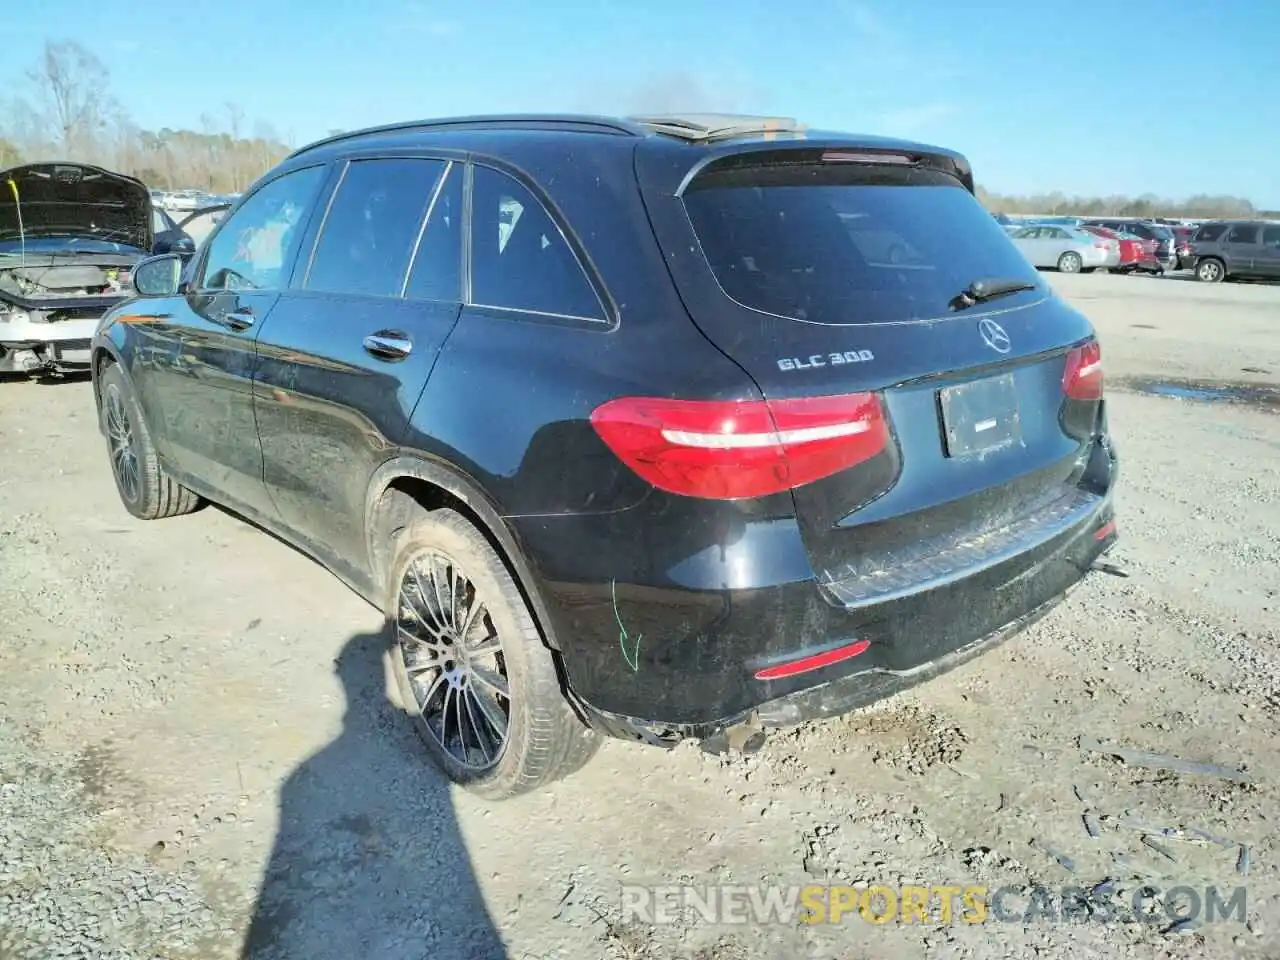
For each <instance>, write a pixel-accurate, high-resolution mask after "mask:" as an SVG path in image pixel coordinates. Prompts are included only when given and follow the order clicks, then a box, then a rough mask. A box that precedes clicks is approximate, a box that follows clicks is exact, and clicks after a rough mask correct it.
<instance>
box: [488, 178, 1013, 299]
mask: <svg viewBox="0 0 1280 960" xmlns="http://www.w3.org/2000/svg"><path fill="white" fill-rule="evenodd" d="M474 169H475V178H474V180H473V182H472V189H471V302H472V303H473V304H475V305H476V306H483V307H498V308H499V309H503V310H518V311H522V312H525V313H539V314H547V315H552V316H563V317H574V318H581V319H587V320H604V319H605V316H604V310H603V308H602V307H601V304H600V298H599V297H598V296H597V295H596V291H595V288H594V287H593V286H592V285H591V281H590V280H588V279H587V274H586V272H585V271H584V270H583V268H582V264H581V263H579V262H578V258H577V256H576V255H575V254H574V252H573V248H572V247H571V246H569V241H568V240H567V239H565V236H564V234H563V233H562V232H561V230H560V227H559V225H558V224H557V223H556V221H555V219H554V218H553V217H552V216H551V214H550V213H548V212H547V209H546V208H545V207H544V206H543V205H542V204H541V203H540V202H539V200H538V199H537V198H536V197H535V196H534V195H533V194H532V193H530V192H529V190H528V188H527V187H525V186H524V185H523V184H521V183H519V182H518V181H517V180H515V179H514V178H512V177H509V176H507V175H506V174H505V173H500V172H498V171H497V170H493V169H490V168H489V167H480V166H477V167H475V168H474ZM987 219H988V220H990V219H991V218H990V217H988V218H987ZM997 229H999V228H997Z"/></svg>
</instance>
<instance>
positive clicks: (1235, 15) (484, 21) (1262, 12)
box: [0, 0, 1280, 209]
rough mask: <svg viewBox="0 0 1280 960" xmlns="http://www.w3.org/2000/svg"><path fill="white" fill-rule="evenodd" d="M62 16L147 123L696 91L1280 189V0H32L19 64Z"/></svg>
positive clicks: (1023, 174)
mask: <svg viewBox="0 0 1280 960" xmlns="http://www.w3.org/2000/svg"><path fill="white" fill-rule="evenodd" d="M1161 11H1166V12H1167V15H1166V16H1161V15H1160V12H1161ZM15 26H16V28H17V29H16V30H15V29H13V28H14V27H15ZM46 38H59V39H60V38H74V39H77V40H80V41H82V42H86V43H89V44H91V45H92V46H93V48H94V49H95V50H97V52H98V53H99V55H100V56H101V57H102V59H103V61H104V62H105V63H106V64H107V66H108V67H109V68H110V70H111V78H112V89H113V91H114V93H115V94H116V96H117V98H118V99H119V100H120V101H121V102H122V103H123V105H124V106H125V107H126V109H127V110H128V111H129V113H130V114H131V115H132V116H133V118H134V119H135V121H136V122H138V123H139V124H140V125H142V126H144V127H149V128H157V127H161V126H171V127H179V126H187V127H196V128H198V127H199V124H200V120H199V118H200V115H201V114H218V113H219V112H221V111H223V109H224V108H223V105H224V104H225V103H227V102H233V103H236V104H238V105H240V106H241V107H242V108H243V110H244V112H245V117H246V120H247V127H248V128H249V129H252V126H253V123H254V121H265V122H268V123H270V124H272V126H274V127H275V128H276V129H277V130H278V131H280V133H281V134H282V135H285V136H288V137H290V138H292V139H293V140H294V142H296V143H298V144H301V143H303V142H306V141H307V140H311V139H315V138H317V137H319V136H323V135H324V134H325V133H326V132H327V131H328V130H330V129H331V128H344V129H347V128H352V127H357V126H365V125H370V124H375V123H381V122H385V121H395V120H405V119H413V118H417V117H426V116H438V115H448V114H466V113H482V112H506V111H547V110H571V111H586V112H596V111H601V112H618V111H624V112H633V111H636V110H645V109H648V110H669V109H677V108H679V107H680V106H682V105H684V106H687V107H689V108H693V109H720V110H734V111H739V112H760V113H771V114H779V115H785V116H794V117H798V118H800V119H802V120H804V121H805V122H808V123H810V124H811V125H814V126H819V127H826V128H836V129H847V130H858V131H864V132H871V133H884V134H893V135H900V136H908V137H913V138H917V139H922V140H926V141H932V142H936V143H941V144H944V145H946V146H949V147H954V148H956V149H959V150H961V151H963V152H965V153H966V154H968V156H969V157H970V159H971V160H972V162H973V165H974V169H975V172H976V174H977V177H978V181H979V182H980V183H982V184H984V185H985V186H987V187H988V188H989V189H991V190H994V191H997V192H1003V193H1027V192H1033V191H1044V190H1052V189H1060V190H1062V191H1063V192H1065V193H1068V194H1075V193H1079V194H1089V195H1093V194H1111V193H1124V194H1133V195H1137V194H1141V193H1147V192H1150V193H1155V194H1157V195H1159V196H1163V197H1173V198H1181V197H1185V196H1187V195H1190V194H1193V193H1229V194H1236V195H1241V196H1246V197H1248V198H1249V199H1251V200H1253V201H1254V203H1255V204H1258V205H1259V206H1262V207H1267V208H1272V209H1275V208H1280V172H1278V171H1280V168H1278V167H1277V159H1276V158H1277V157H1280V0H1231V2H1229V3H1219V4H1211V5H1209V6H1200V7H1195V6H1188V5H1186V4H1182V3H1173V2H1170V3H1146V2H1139V0H1108V2H1105V3H1087V2H1086V3H1067V4H1054V3H1045V2H1039V0H967V2H955V0H951V2H943V0H893V2H881V0H853V2H848V0H844V2H842V0H793V2H790V3H777V2H766V0H735V2H733V3H729V2H726V0H720V2H716V3H704V4H697V3H694V2H692V0H645V2H642V3H617V2H613V3H610V2H608V0H600V2H597V3H589V2H586V0H572V2H570V0H561V2H559V3H555V2H552V3H546V2H541V3H535V2H533V0H486V2H483V3H457V2H455V3H450V4H446V3H442V2H439V0H363V2H357V3H347V2H345V0H275V2H272V0H220V2H218V3H217V4H216V5H212V4H211V5H207V6H205V5H201V4H188V3H177V2H173V0H166V2H163V3H161V2H155V0H137V2H135V3H134V4H131V5H129V6H128V7H127V8H122V7H120V6H119V5H112V4H103V3H101V2H100V0H58V2H56V3H55V2H50V3H43V4H30V3H28V4H20V5H19V12H18V13H17V21H16V23H15V22H14V21H13V19H12V18H11V19H10V30H9V31H8V32H7V34H6V38H5V55H4V58H3V62H2V63H0V82H4V81H15V82H18V81H21V80H22V79H23V76H22V74H23V67H24V66H26V65H28V64H29V63H31V62H32V61H34V59H35V57H36V56H37V54H38V53H39V49H40V46H41V44H42V43H43V42H44V40H45V39H46ZM6 74H7V76H6Z"/></svg>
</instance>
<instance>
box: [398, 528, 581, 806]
mask: <svg viewBox="0 0 1280 960" xmlns="http://www.w3.org/2000/svg"><path fill="white" fill-rule="evenodd" d="M433 555H434V556H435V557H438V558H441V559H442V560H443V561H444V562H445V564H447V565H448V566H449V567H450V569H449V571H448V572H449V575H448V577H447V580H448V582H449V584H450V585H452V584H454V583H456V582H457V581H456V580H455V579H454V574H460V575H461V576H462V577H464V578H465V582H464V583H463V587H462V589H461V590H460V591H457V592H458V593H460V594H466V593H467V592H468V589H469V588H470V589H472V590H473V593H471V595H470V599H469V600H468V599H467V598H465V597H464V598H463V599H464V602H465V603H466V606H467V611H468V612H469V611H470V609H471V608H472V607H474V606H475V605H477V604H480V603H483V605H484V610H485V612H486V613H487V614H488V616H487V619H486V620H485V623H486V624H487V625H488V627H489V628H491V629H492V632H493V634H495V635H496V637H497V639H498V642H499V644H500V652H499V653H498V654H497V659H496V660H495V663H496V664H497V666H498V670H499V671H500V673H501V674H502V675H503V676H502V678H501V679H505V681H506V684H507V686H508V690H509V695H510V696H509V698H508V699H507V703H506V717H505V719H506V739H505V741H504V742H503V743H502V744H501V745H500V746H499V747H498V749H497V750H496V751H495V752H496V757H494V758H489V757H488V756H484V757H483V760H484V761H485V763H486V764H488V765H486V766H484V768H483V769H478V768H477V767H478V766H480V765H479V764H469V763H466V762H463V761H462V760H460V759H459V758H458V757H457V756H455V755H454V754H453V753H451V752H450V751H449V749H447V748H446V747H445V746H444V745H443V742H442V741H449V740H450V739H451V738H450V737H449V735H448V730H449V728H448V726H447V724H448V714H447V709H448V706H447V705H448V703H449V702H450V701H449V699H448V698H447V697H448V695H449V694H451V693H452V692H453V691H452V690H451V689H446V688H447V687H449V686H450V685H449V684H448V683H445V684H444V686H440V687H438V689H439V691H440V695H441V696H444V697H445V699H444V704H445V707H444V708H443V712H442V716H443V717H444V719H443V720H442V726H441V728H440V729H441V730H442V733H443V735H442V734H441V732H437V728H436V727H435V726H434V725H433V724H431V723H430V721H429V720H428V719H426V717H425V716H424V709H423V706H422V704H423V702H424V700H425V701H429V702H431V703H434V696H433V695H431V694H430V693H429V692H428V691H429V690H430V688H431V687H432V686H435V685H436V684H438V683H440V678H441V677H442V676H443V674H445V672H446V669H445V668H446V664H447V663H454V662H455V661H452V660H450V661H445V662H441V661H438V660H431V659H428V660H425V661H424V660H422V658H421V657H419V656H417V655H416V653H415V650H421V649H422V648H421V647H415V645H414V644H412V642H411V636H412V632H417V633H419V634H420V635H421V632H422V630H423V629H424V625H425V623H426V622H427V621H426V619H424V618H423V617H421V616H418V617H414V616H411V615H410V614H409V613H407V612H406V610H405V609H404V608H403V605H402V603H401V586H402V584H405V583H407V582H408V583H418V584H421V583H422V578H421V577H419V579H418V580H417V581H414V580H413V574H412V571H411V564H414V563H415V561H417V564H418V567H419V568H420V567H421V562H422V560H423V559H424V558H426V557H429V556H433ZM406 589H410V590H412V591H413V592H415V593H416V594H417V595H418V596H421V595H422V592H423V591H419V590H418V589H417V587H406ZM426 592H428V593H429V594H430V595H431V596H434V597H435V600H436V602H435V604H434V606H435V607H438V608H439V613H440V614H441V616H442V617H443V615H444V614H445V613H447V612H449V611H446V609H445V600H444V597H443V596H442V595H441V594H440V593H436V592H435V589H434V587H427V591H426ZM454 592H455V591H454V590H453V589H452V586H450V588H449V599H448V607H449V608H455V607H457V604H456V601H455V599H454V596H453V593H454ZM385 596H386V599H385V604H384V607H385V611H386V615H387V631H388V634H389V639H390V645H391V659H392V667H393V672H394V673H395V676H396V683H397V686H398V688H399V693H400V699H401V703H402V705H403V707H404V709H405V712H406V713H408V714H409V716H410V718H411V719H412V721H413V725H414V728H415V729H416V730H417V732H418V736H419V737H420V739H421V740H422V742H423V743H424V744H425V745H426V747H427V752H428V753H429V754H430V755H431V758H432V759H433V760H434V761H435V762H436V764H437V765H438V766H439V767H440V769H441V770H443V771H444V773H445V775H446V776H447V777H448V778H449V779H450V780H452V781H453V782H454V783H457V784H460V785H461V786H463V787H465V788H466V789H467V790H469V791H471V792H473V793H475V794H478V795H479V796H482V797H485V798H486V799H489V800H504V799H507V798H509V797H514V796H517V795H519V794H523V793H527V792H529V791H530V790H534V789H537V788H538V787H541V786H544V785H546V784H548V783H551V782H553V781H556V780H560V779H562V778H564V777H566V776H568V775H569V774H571V773H573V772H574V771H575V770H577V769H579V768H580V767H582V766H583V765H584V764H585V763H586V762H587V761H588V760H589V759H590V758H591V757H592V755H593V754H594V753H595V751H596V749H597V747H598V746H599V743H600V735H599V734H597V733H596V732H594V731H592V730H590V729H589V728H587V727H586V726H585V725H584V724H583V723H582V721H581V720H580V719H579V718H578V715H577V714H576V713H575V712H574V710H573V708H572V707H571V706H570V705H569V702H568V701H567V700H566V699H565V696H564V693H563V692H562V688H561V681H560V676H559V672H558V671H557V669H556V662H555V659H554V657H553V655H552V652H551V650H550V649H548V647H547V646H546V645H545V644H544V643H543V641H542V637H541V635H540V634H539V632H538V628H537V626H536V625H535V623H534V621H533V616H532V614H531V613H530V612H529V608H528V605H527V604H526V603H525V600H524V597H523V596H521V594H520V591H519V589H518V588H517V587H516V584H515V581H514V580H513V579H512V577H511V574H510V572H509V571H508V570H507V567H506V564H504V563H503V560H502V558H501V557H500V556H499V555H498V553H497V551H495V550H494V548H493V546H492V545H491V544H490V543H489V541H488V540H487V539H486V538H485V537H484V535H483V534H481V533H480V531H479V530H477V529H476V528H475V527H474V526H473V525H472V524H471V523H469V522H468V521H467V520H466V518H464V517H463V516H461V515H460V514H458V513H456V512H455V511H453V510H448V509H441V510H434V511H432V512H430V513H427V514H419V515H417V517H416V518H415V519H414V520H412V521H411V522H410V523H409V525H408V526H407V527H405V528H404V529H403V530H402V531H401V532H400V534H399V535H398V536H397V538H396V545H395V552H394V559H393V560H392V563H391V568H390V574H389V576H388V583H387V587H386V595H385ZM427 603H428V605H429V606H430V605H431V603H432V602H431V601H427ZM423 612H424V613H426V614H427V615H428V616H430V615H431V613H432V611H431V610H426V611H423ZM402 618H403V619H402ZM450 619H451V620H452V621H453V624H454V625H455V626H456V624H457V620H459V619H461V620H463V621H464V622H466V621H468V620H469V618H468V617H467V616H466V615H465V613H464V614H462V615H461V616H459V615H458V614H457V613H451V614H450ZM402 624H403V625H404V626H403V627H402ZM460 632H465V633H467V635H468V636H469V635H471V633H473V632H474V627H473V629H472V630H471V631H460ZM485 632H486V633H487V632H488V630H486V631H485ZM456 636H457V634H455V637H456ZM489 642H490V643H491V642H492V641H491V640H490V641H489ZM440 649H442V650H449V651H456V649H457V644H456V642H450V641H446V643H445V645H442V646H441V647H440ZM454 655H455V656H456V652H455V653H454ZM411 662H412V666H411ZM436 662H441V666H440V668H439V673H438V674H437V673H435V672H434V668H432V667H430V666H428V664H430V663H436ZM456 662H457V663H462V662H463V661H462V660H461V659H460V660H458V661H456ZM413 670H417V671H419V672H417V673H416V674H415V675H414V676H412V677H411V671H413ZM464 682H465V683H466V684H468V685H472V681H470V680H467V681H464ZM476 686H477V689H478V690H481V691H483V690H484V689H485V688H483V687H480V686H479V685H476ZM424 694H426V696H424ZM487 702H488V703H489V705H490V707H492V705H493V704H497V705H498V706H499V708H501V700H500V699H499V698H498V697H496V696H493V697H492V699H491V700H490V701H487ZM459 703H461V704H462V706H459ZM472 703H475V704H476V706H475V708H474V711H472V708H471V704H472ZM464 706H465V707H466V708H467V710H468V711H472V712H470V713H469V714H468V716H470V717H471V719H470V721H469V723H470V725H471V730H472V736H471V740H472V744H478V742H479V741H478V740H476V738H477V737H479V736H481V733H480V731H479V727H480V726H481V725H482V723H481V722H479V721H477V719H476V716H477V715H479V716H480V718H481V720H483V719H484V713H483V712H482V711H481V710H480V705H479V703H478V702H476V701H475V700H474V699H472V700H465V699H463V696H462V694H461V693H458V694H456V699H455V701H454V709H455V711H457V712H456V713H455V715H454V716H455V726H456V727H457V728H458V729H457V730H456V731H455V732H456V733H457V734H458V740H457V742H456V744H457V745H458V747H459V748H460V749H461V752H462V753H464V754H467V755H468V756H469V757H470V756H473V755H474V754H478V753H479V750H480V747H479V746H478V745H477V746H475V748H474V750H472V749H468V747H469V746H470V745H468V744H467V743H466V739H465V734H464V732H463V719H462V715H461V714H462V710H463V707H464ZM435 715H436V711H435V709H434V707H432V708H431V710H430V716H432V717H435ZM483 725H485V726H487V724H483ZM492 729H493V728H491V727H490V728H489V730H490V732H492ZM484 736H485V742H486V743H488V744H489V746H491V747H492V746H493V743H492V739H491V738H490V736H489V734H484ZM487 752H488V751H486V754H487ZM476 759H481V758H479V757H476Z"/></svg>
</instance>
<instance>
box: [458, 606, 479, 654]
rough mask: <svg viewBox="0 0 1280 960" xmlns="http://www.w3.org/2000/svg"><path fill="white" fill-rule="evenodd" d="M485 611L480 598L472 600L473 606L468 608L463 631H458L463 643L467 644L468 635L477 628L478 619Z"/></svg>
mask: <svg viewBox="0 0 1280 960" xmlns="http://www.w3.org/2000/svg"><path fill="white" fill-rule="evenodd" d="M483 611H484V603H483V602H482V601H481V599H480V598H479V597H478V596H473V597H472V598H471V606H470V607H468V608H467V617H466V620H464V621H463V624H462V629H460V630H459V631H458V639H459V640H461V641H462V642H463V643H466V642H467V635H468V634H469V633H471V628H472V627H473V626H475V622H476V617H477V616H479V615H480V614H481V613H482V612H483Z"/></svg>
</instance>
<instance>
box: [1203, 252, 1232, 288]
mask: <svg viewBox="0 0 1280 960" xmlns="http://www.w3.org/2000/svg"><path fill="white" fill-rule="evenodd" d="M1226 278H1227V268H1226V267H1225V266H1224V265H1223V263H1222V261H1221V260H1218V259H1216V258H1214V257H1205V258H1204V259H1203V260H1201V261H1200V262H1198V263H1197V264H1196V279H1197V280H1199V281H1200V282H1201V283H1221V282H1222V281H1223V280H1225V279H1226Z"/></svg>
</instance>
